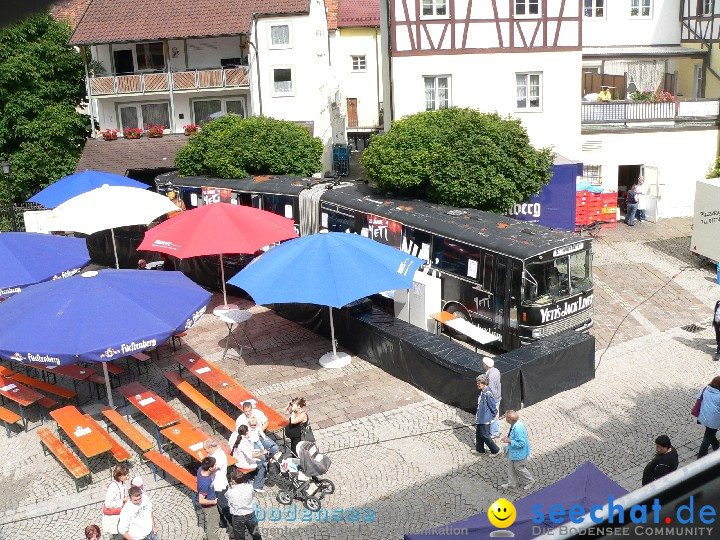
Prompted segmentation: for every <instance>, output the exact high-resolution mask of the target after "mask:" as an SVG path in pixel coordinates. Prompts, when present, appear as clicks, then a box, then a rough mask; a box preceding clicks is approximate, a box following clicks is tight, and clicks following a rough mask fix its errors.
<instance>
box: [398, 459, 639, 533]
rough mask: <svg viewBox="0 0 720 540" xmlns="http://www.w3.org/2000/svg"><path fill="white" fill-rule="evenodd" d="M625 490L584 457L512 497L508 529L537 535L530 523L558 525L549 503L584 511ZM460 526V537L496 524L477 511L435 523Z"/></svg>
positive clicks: (547, 526) (488, 530)
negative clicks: (538, 510)
mask: <svg viewBox="0 0 720 540" xmlns="http://www.w3.org/2000/svg"><path fill="white" fill-rule="evenodd" d="M626 494H627V490H626V489H625V488H623V487H622V486H620V485H619V484H617V483H616V482H614V481H613V480H611V479H610V478H608V477H607V476H605V474H603V472H602V471H601V470H600V469H598V468H597V467H596V466H595V465H593V464H592V463H591V462H589V461H586V462H585V463H583V464H582V465H580V466H579V467H578V468H577V469H576V470H575V472H573V473H572V474H569V475H568V476H566V477H565V478H563V479H562V480H558V481H557V482H555V483H554V484H551V485H549V486H548V487H546V488H544V489H541V490H539V491H536V492H535V493H533V494H532V495H528V496H527V497H523V498H522V499H519V500H517V501H515V502H514V503H513V504H514V506H515V511H516V513H517V515H516V517H515V522H514V523H513V524H512V525H511V526H510V527H508V529H507V530H508V531H511V532H513V533H514V534H515V538H516V539H524V540H526V539H529V538H534V537H536V536H538V535H537V534H533V527H540V528H542V530H543V531H546V530H550V529H553V528H555V527H557V526H558V524H556V523H552V522H551V521H550V519H549V518H548V512H549V509H550V507H551V506H553V505H556V504H559V505H560V506H562V507H563V508H564V509H565V511H566V512H567V511H568V510H569V509H570V508H571V507H572V506H574V505H579V506H582V507H583V509H584V510H585V512H589V511H590V509H591V508H592V507H593V506H594V505H596V504H599V505H601V506H602V505H605V504H607V503H608V497H609V496H612V497H613V498H614V499H618V498H620V497H622V496H623V495H626ZM536 505H540V506H542V507H543V508H544V514H545V520H544V521H543V522H542V523H540V524H538V523H536V522H534V521H533V518H535V517H536V514H534V513H533V507H535V506H536ZM443 528H444V529H450V530H460V529H467V531H468V534H466V535H463V536H462V538H477V539H481V538H482V539H483V540H484V539H485V538H490V533H491V532H493V531H494V530H496V527H495V526H494V525H492V524H491V523H490V521H489V520H488V518H487V515H486V513H484V512H483V513H482V514H477V515H475V516H472V517H470V518H468V519H466V520H464V521H458V522H455V523H451V524H449V525H447V526H446V527H437V529H443ZM441 537H442V538H447V537H448V536H447V535H441V534H437V535H436V534H406V535H405V540H430V539H433V538H441Z"/></svg>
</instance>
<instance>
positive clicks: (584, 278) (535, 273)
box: [524, 250, 592, 304]
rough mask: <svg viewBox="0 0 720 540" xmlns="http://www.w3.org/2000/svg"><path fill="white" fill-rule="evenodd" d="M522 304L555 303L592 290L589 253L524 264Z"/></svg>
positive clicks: (584, 252)
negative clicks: (563, 298)
mask: <svg viewBox="0 0 720 540" xmlns="http://www.w3.org/2000/svg"><path fill="white" fill-rule="evenodd" d="M524 283H525V301H526V302H529V303H533V304H547V303H550V302H556V301H558V300H559V299H560V298H562V297H565V296H569V295H571V294H577V293H579V292H583V291H586V290H588V289H590V288H591V287H592V265H591V256H590V252H589V251H587V250H586V251H580V252H578V253H573V254H572V255H568V256H563V257H558V258H557V259H553V260H551V261H545V262H538V263H531V264H528V266H527V269H526V270H525V278H524Z"/></svg>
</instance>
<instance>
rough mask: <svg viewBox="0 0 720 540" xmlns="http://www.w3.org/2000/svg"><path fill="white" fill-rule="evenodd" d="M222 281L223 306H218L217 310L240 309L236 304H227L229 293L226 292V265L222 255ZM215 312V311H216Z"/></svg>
mask: <svg viewBox="0 0 720 540" xmlns="http://www.w3.org/2000/svg"><path fill="white" fill-rule="evenodd" d="M220 276H221V277H220V279H222V288H223V305H222V306H218V307H216V308H215V310H217V311H228V310H231V309H240V308H239V307H238V306H236V305H235V304H228V303H227V292H226V291H225V264H224V263H223V256H222V253H221V254H220ZM215 310H213V311H215Z"/></svg>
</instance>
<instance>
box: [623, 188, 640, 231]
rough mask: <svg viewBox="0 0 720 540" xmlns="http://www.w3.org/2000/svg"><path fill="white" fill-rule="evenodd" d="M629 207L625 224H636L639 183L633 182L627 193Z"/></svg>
mask: <svg viewBox="0 0 720 540" xmlns="http://www.w3.org/2000/svg"><path fill="white" fill-rule="evenodd" d="M626 197H627V199H626V201H627V209H626V210H625V224H626V225H630V226H631V227H634V226H635V212H637V207H638V195H637V184H633V185H632V187H631V188H630V189H629V190H628V192H627V194H626Z"/></svg>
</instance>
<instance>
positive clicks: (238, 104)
mask: <svg viewBox="0 0 720 540" xmlns="http://www.w3.org/2000/svg"><path fill="white" fill-rule="evenodd" d="M192 109H193V118H194V122H195V123H196V124H204V123H205V122H209V121H210V120H213V119H215V118H218V117H220V116H225V115H226V114H237V115H238V116H241V117H243V118H246V117H247V113H246V112H245V98H244V97H232V98H223V99H202V100H193V102H192Z"/></svg>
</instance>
